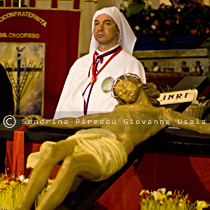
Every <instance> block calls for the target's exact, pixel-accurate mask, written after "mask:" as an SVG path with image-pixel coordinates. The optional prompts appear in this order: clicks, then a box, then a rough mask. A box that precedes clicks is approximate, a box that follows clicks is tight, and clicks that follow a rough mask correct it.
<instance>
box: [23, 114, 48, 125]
mask: <svg viewBox="0 0 210 210" xmlns="http://www.w3.org/2000/svg"><path fill="white" fill-rule="evenodd" d="M41 120H44V118H43V117H41V116H40V115H29V116H27V117H25V124H26V125H27V126H28V127H29V128H35V127H39V126H41V124H40V121H41Z"/></svg>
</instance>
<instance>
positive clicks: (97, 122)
mask: <svg viewBox="0 0 210 210" xmlns="http://www.w3.org/2000/svg"><path fill="white" fill-rule="evenodd" d="M109 115H110V113H97V114H91V115H85V116H81V117H78V118H62V119H57V120H54V119H45V118H42V117H41V116H39V115H30V116H28V117H25V124H26V125H27V126H28V127H29V128H35V127H40V126H44V127H53V128H61V129H75V128H100V127H101V126H102V121H104V120H106V119H107V118H108V117H109Z"/></svg>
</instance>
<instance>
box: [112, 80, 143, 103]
mask: <svg viewBox="0 0 210 210" xmlns="http://www.w3.org/2000/svg"><path fill="white" fill-rule="evenodd" d="M114 89H115V93H116V94H117V96H118V97H119V98H121V99H122V100H123V101H125V102H126V103H129V104H132V103H134V102H135V101H136V100H137V99H138V97H139V93H140V88H139V87H138V86H137V85H136V84H135V83H133V82H131V81H129V80H126V79H122V80H120V81H119V82H117V84H116V85H115V87H114Z"/></svg>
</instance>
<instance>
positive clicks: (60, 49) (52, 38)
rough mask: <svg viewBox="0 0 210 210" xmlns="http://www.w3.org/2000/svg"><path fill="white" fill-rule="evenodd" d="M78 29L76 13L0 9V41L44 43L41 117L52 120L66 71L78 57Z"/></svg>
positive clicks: (76, 5)
mask: <svg viewBox="0 0 210 210" xmlns="http://www.w3.org/2000/svg"><path fill="white" fill-rule="evenodd" d="M9 2H10V1H7V2H6V5H7V6H9V5H8V4H9ZM78 2H79V1H75V2H74V5H75V7H78V5H79V3H78ZM10 4H11V3H10ZM32 4H33V2H32ZM54 6H56V5H54ZM79 26H80V11H79V10H72V11H64V10H38V9H32V8H27V9H26V8H12V9H11V8H10V9H5V8H4V9H0V34H1V35H2V36H0V42H21V43H23V42H24V43H25V42H26V43H45V49H46V51H45V60H44V63H45V81H44V86H45V87H44V99H43V100H44V117H45V118H52V117H53V115H54V112H55V109H56V106H57V102H58V100H59V97H60V94H61V91H62V88H63V85H64V82H65V79H66V77H67V74H68V72H69V69H70V67H71V66H72V64H73V63H74V61H75V60H76V59H77V58H78V39H79ZM28 34H30V35H31V34H34V35H35V36H34V37H29V36H25V35H28Z"/></svg>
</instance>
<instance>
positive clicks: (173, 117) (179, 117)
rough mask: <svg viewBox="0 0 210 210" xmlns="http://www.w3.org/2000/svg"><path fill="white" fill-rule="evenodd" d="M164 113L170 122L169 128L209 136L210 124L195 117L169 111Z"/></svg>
mask: <svg viewBox="0 0 210 210" xmlns="http://www.w3.org/2000/svg"><path fill="white" fill-rule="evenodd" d="M165 111H166V112H164V115H165V117H166V118H167V119H168V120H169V121H170V123H171V126H174V127H179V128H183V129H187V130H193V131H196V132H199V133H203V134H210V123H206V122H205V120H199V119H197V118H195V117H192V116H189V115H186V114H182V113H179V112H176V111H173V110H170V109H167V110H165Z"/></svg>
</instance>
